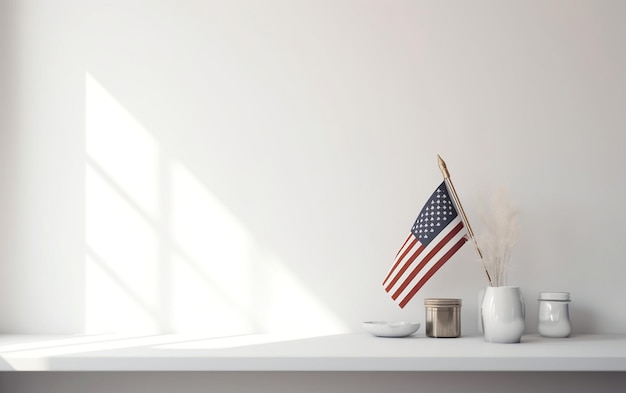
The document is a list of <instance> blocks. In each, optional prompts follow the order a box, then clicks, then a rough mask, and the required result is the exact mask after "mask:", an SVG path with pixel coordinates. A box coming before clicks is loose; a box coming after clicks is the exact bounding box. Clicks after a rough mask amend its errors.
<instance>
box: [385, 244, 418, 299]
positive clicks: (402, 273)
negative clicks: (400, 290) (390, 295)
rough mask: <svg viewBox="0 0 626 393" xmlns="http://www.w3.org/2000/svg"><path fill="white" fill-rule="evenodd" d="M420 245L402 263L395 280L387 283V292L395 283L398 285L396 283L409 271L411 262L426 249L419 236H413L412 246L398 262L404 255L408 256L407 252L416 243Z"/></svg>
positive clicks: (411, 247) (409, 249) (403, 255)
mask: <svg viewBox="0 0 626 393" xmlns="http://www.w3.org/2000/svg"><path fill="white" fill-rule="evenodd" d="M416 244H417V245H419V246H418V247H417V248H416V250H415V251H414V252H413V253H412V254H411V255H410V256H409V257H408V258H407V259H406V260H405V261H404V263H403V264H402V268H401V269H400V270H399V271H398V274H396V275H395V276H394V277H393V280H391V282H390V283H389V285H387V287H386V288H385V290H386V291H387V292H389V291H390V290H391V288H393V286H394V285H396V283H397V282H398V280H399V279H400V278H401V277H402V276H403V275H404V273H405V272H406V271H407V269H408V268H409V267H411V264H412V263H413V261H415V259H416V258H417V257H418V256H419V255H420V254H421V253H422V251H424V249H425V248H426V247H424V245H423V244H422V243H420V242H419V241H418V240H417V238H413V242H411V245H410V248H408V249H407V251H406V252H405V253H404V254H402V258H401V259H399V260H398V263H400V262H401V261H402V260H403V259H404V257H405V256H406V254H407V253H408V252H409V251H411V250H412V249H413V248H414V246H415V245H416Z"/></svg>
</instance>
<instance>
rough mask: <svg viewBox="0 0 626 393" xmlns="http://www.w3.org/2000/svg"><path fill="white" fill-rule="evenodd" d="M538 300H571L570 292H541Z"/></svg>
mask: <svg viewBox="0 0 626 393" xmlns="http://www.w3.org/2000/svg"><path fill="white" fill-rule="evenodd" d="M538 300H552V301H557V302H569V301H570V298H569V292H539V299H538Z"/></svg>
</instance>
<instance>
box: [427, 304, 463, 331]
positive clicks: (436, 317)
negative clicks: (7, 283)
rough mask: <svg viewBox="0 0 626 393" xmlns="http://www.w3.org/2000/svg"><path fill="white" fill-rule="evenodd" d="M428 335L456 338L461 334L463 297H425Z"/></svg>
mask: <svg viewBox="0 0 626 393" xmlns="http://www.w3.org/2000/svg"><path fill="white" fill-rule="evenodd" d="M424 305H425V306H426V336H428V337H434V338H456V337H459V336H461V299H425V301H424Z"/></svg>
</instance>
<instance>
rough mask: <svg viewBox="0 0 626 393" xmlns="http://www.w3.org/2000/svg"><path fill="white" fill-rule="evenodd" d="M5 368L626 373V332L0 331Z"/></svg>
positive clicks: (0, 362)
mask: <svg viewBox="0 0 626 393" xmlns="http://www.w3.org/2000/svg"><path fill="white" fill-rule="evenodd" d="M0 370H2V371H21V370H24V371H27V370H42V371H43V370H50V371H56V370H58V371H197V370H201V371H626V335H583V334H581V335H575V336H573V337H570V338H564V339H548V338H543V337H540V336H524V337H523V338H522V343H520V344H492V343H487V342H485V341H484V340H483V338H482V337H460V338H448V339H442V338H439V339H436V338H428V337H425V336H424V335H420V334H417V335H414V336H411V337H405V338H381V337H374V336H372V335H369V334H367V333H364V334H346V335H334V336H322V337H311V338H300V339H289V338H285V337H277V336H270V335H250V336H237V337H228V338H206V337H201V336H193V337H192V336H182V335H157V336H145V337H122V336H80V335H79V336H26V335H4V336H0Z"/></svg>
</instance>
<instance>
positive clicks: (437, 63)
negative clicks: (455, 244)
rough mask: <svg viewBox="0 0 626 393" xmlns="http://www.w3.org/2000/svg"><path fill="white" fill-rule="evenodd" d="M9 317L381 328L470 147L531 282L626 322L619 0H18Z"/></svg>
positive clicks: (467, 170)
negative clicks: (446, 176) (415, 228)
mask: <svg viewBox="0 0 626 393" xmlns="http://www.w3.org/2000/svg"><path fill="white" fill-rule="evenodd" d="M2 7H3V9H2V11H6V12H1V13H0V15H1V16H0V18H2V22H6V23H0V26H2V28H3V29H5V30H7V32H6V33H7V34H2V35H1V36H2V38H1V41H0V43H1V44H2V46H0V48H2V51H1V52H0V55H1V56H2V60H3V61H2V62H0V63H2V67H3V68H2V69H1V74H0V80H2V81H3V83H5V82H6V84H7V86H9V88H7V89H2V93H0V94H1V102H2V103H7V105H2V107H3V111H2V112H1V114H2V116H0V121H1V124H2V133H1V134H0V138H1V142H2V143H0V157H2V158H1V160H2V171H0V174H1V175H2V187H1V190H2V193H1V194H0V196H1V199H0V214H1V216H0V217H2V219H1V220H0V277H2V279H1V280H2V281H1V285H0V330H1V331H3V332H23V333H57V332H83V331H88V332H95V331H99V330H117V331H141V332H152V331H186V330H200V331H204V332H206V333H207V334H214V335H222V334H228V333H246V332H251V331H267V330H271V331H280V330H281V329H285V328H289V329H292V331H295V332H298V333H302V334H318V333H328V332H341V331H360V322H361V321H363V320H372V319H417V320H421V319H422V318H423V305H422V300H423V298H424V297H431V296H449V297H461V298H463V300H464V306H463V333H464V334H475V333H476V323H475V322H476V318H475V315H476V303H477V299H476V298H477V293H478V291H479V290H480V289H481V288H483V287H484V286H485V285H486V280H485V278H484V276H483V273H482V271H481V269H480V267H479V265H478V264H477V262H476V261H475V258H474V253H473V250H472V249H471V248H470V246H469V245H468V246H466V247H464V248H463V249H462V250H461V251H460V252H459V253H458V254H457V255H456V256H455V257H454V258H453V259H452V260H451V261H450V262H449V263H448V264H447V265H446V266H445V267H444V268H443V269H442V270H441V271H440V272H438V273H437V275H436V276H435V277H434V278H433V279H432V280H431V281H430V282H429V283H428V284H427V285H426V286H425V287H424V288H423V290H422V291H421V292H420V293H419V294H418V296H417V297H416V298H415V300H414V301H413V302H412V303H411V304H410V305H409V306H408V307H407V308H405V309H404V310H400V309H399V308H398V307H397V306H396V305H395V304H394V303H392V302H391V300H390V299H389V298H388V296H387V294H386V293H385V292H384V291H383V289H382V287H381V282H382V279H383V276H384V274H385V273H386V272H387V269H388V268H389V267H390V263H391V260H392V258H393V256H394V254H395V252H396V251H397V248H398V247H399V246H400V243H401V241H402V240H403V239H404V236H405V235H406V233H407V231H408V230H409V228H410V225H411V224H412V221H413V220H414V218H415V215H416V214H417V212H418V210H419V209H420V208H421V204H422V203H423V202H424V201H425V199H426V198H427V197H428V196H429V195H430V193H431V192H432V190H433V189H434V187H435V186H436V185H437V184H438V182H440V181H441V174H440V172H439V169H438V167H437V163H436V159H435V157H436V154H437V153H440V154H441V155H442V156H443V157H444V159H446V161H447V162H448V167H449V169H450V171H451V173H452V176H453V180H454V182H455V185H456V188H457V191H458V192H459V193H460V195H461V198H462V201H463V202H464V205H465V209H466V211H467V213H468V215H469V216H470V220H472V218H474V219H477V218H478V217H477V207H478V205H479V203H480V201H481V200H482V198H486V197H488V196H489V195H490V194H491V193H492V192H493V191H495V190H496V188H498V187H499V186H501V185H503V186H506V187H508V189H509V191H510V194H511V196H512V197H513V198H514V199H515V200H516V201H517V202H518V203H519V206H520V209H521V224H522V236H521V238H520V241H519V244H518V246H517V248H516V250H515V255H514V262H515V266H514V269H513V271H512V273H511V275H510V283H511V284H515V285H520V286H521V287H522V289H523V291H524V294H525V296H526V300H527V306H528V318H527V325H528V329H527V330H528V331H529V332H532V331H535V327H534V324H535V321H536V317H535V313H536V304H535V303H536V302H535V299H536V295H537V292H539V291H542V290H564V291H571V292H572V298H573V303H572V314H573V315H572V319H573V322H574V326H575V330H576V331H578V332H607V333H608V332H622V333H623V332H625V331H626V314H625V313H623V312H621V311H620V310H623V306H622V299H623V298H624V297H625V295H626V289H625V288H624V286H623V285H622V282H623V278H622V277H623V276H624V274H625V273H626V268H625V267H624V266H625V265H624V263H623V256H624V255H625V251H626V245H625V243H624V242H623V241H622V240H621V236H622V233H623V230H622V224H623V222H625V221H626V209H624V208H623V207H622V203H623V201H624V199H625V196H626V195H625V193H626V188H625V185H626V182H625V180H624V178H623V176H621V172H622V168H623V167H624V165H626V158H624V155H623V154H622V150H623V148H624V146H625V142H626V134H625V133H624V126H625V125H626V115H625V114H624V111H623V103H624V102H626V101H625V100H626V76H625V75H624V73H623V71H622V70H623V69H625V68H626V42H625V41H626V27H625V26H624V24H623V23H622V20H621V19H622V15H624V12H625V11H626V5H625V4H624V3H623V2H619V1H552V2H542V1H525V2H499V1H473V2H451V1H393V2H383V1H352V0H347V1H341V2H336V1H315V2H313V1H295V2H294V1H278V0H272V1H265V2H256V1H235V2H229V1H220V2H217V1H211V2H197V1H165V0H164V1H159V2H152V1H142V0H138V1H133V2H125V1H124V2H122V1H88V2H84V1H72V0H61V1H56V2H54V3H53V2H48V1H40V0H23V1H17V0H15V1H5V2H3V3H2Z"/></svg>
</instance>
